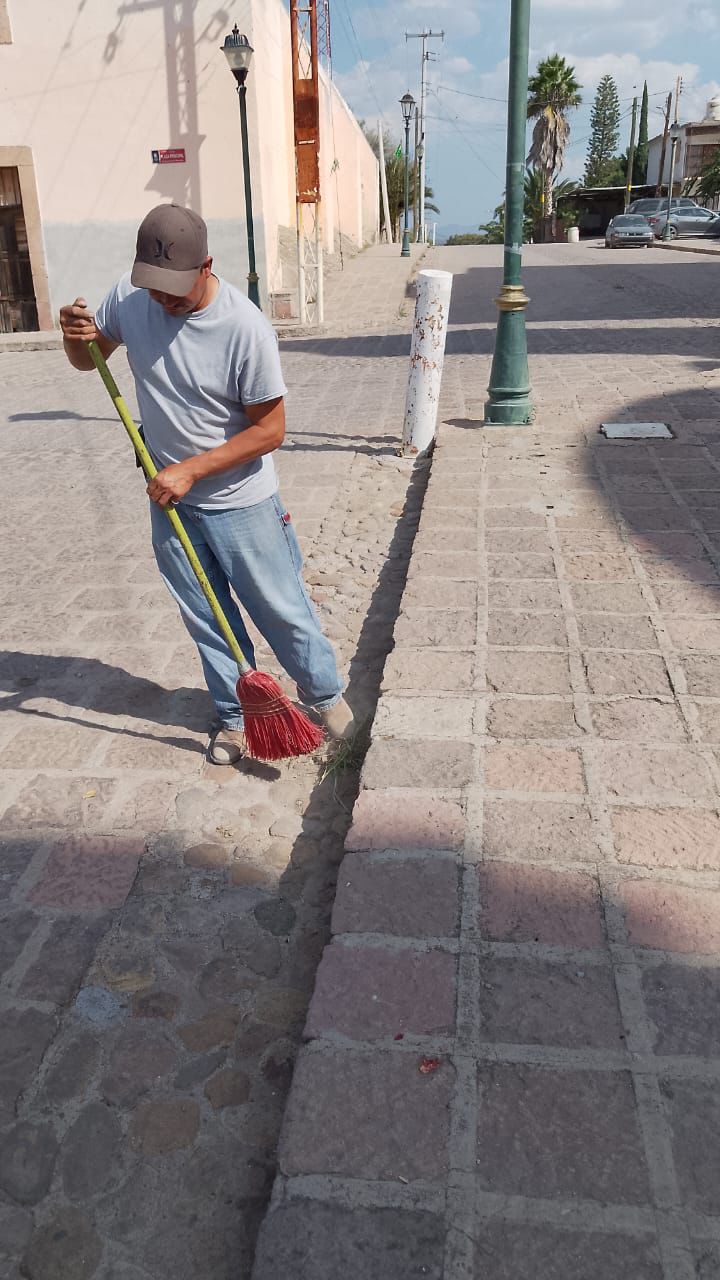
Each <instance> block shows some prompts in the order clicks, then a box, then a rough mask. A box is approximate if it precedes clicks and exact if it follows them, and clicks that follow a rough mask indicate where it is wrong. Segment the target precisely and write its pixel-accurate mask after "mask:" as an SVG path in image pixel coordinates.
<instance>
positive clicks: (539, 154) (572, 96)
mask: <svg viewBox="0 0 720 1280" xmlns="http://www.w3.org/2000/svg"><path fill="white" fill-rule="evenodd" d="M581 88H582V85H581V84H578V82H577V80H576V79H575V68H574V67H570V66H568V64H567V62H566V61H565V59H564V58H563V57H561V55H560V54H559V53H553V54H551V55H550V57H548V58H543V59H542V60H541V61H540V62H539V63H538V67H537V71H536V72H535V75H534V76H530V79H529V80H528V107H527V113H528V120H534V121H535V128H534V129H533V136H532V146H531V147H530V152H529V155H528V164H531V165H532V167H533V168H534V169H539V170H540V173H541V174H542V176H543V199H544V215H543V216H544V217H545V218H549V217H550V216H551V214H552V211H553V178H554V176H555V174H556V173H559V172H560V170H561V169H562V167H563V160H564V158H565V151H566V149H567V144H568V139H569V137H570V124H569V122H568V119H567V115H566V113H567V112H568V111H569V110H570V109H571V108H572V107H577V106H579V105H580V102H581V101H582V99H581V97H580V90H581Z"/></svg>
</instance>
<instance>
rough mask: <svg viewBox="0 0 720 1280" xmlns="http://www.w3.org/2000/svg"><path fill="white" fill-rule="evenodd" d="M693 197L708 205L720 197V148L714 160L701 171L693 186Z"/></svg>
mask: <svg viewBox="0 0 720 1280" xmlns="http://www.w3.org/2000/svg"><path fill="white" fill-rule="evenodd" d="M693 195H694V196H695V198H696V199H698V200H699V201H700V203H701V204H707V203H708V202H709V201H710V200H714V199H715V197H716V196H718V195H720V147H718V149H717V151H716V152H715V155H714V156H713V158H712V160H710V161H708V163H707V164H706V165H705V166H704V167H703V168H702V169H701V170H700V174H699V176H698V178H697V181H696V182H695V183H694V184H693Z"/></svg>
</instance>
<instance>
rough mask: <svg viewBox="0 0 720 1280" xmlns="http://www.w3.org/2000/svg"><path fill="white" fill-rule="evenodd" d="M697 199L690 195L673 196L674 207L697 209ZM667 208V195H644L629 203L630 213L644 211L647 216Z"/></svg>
mask: <svg viewBox="0 0 720 1280" xmlns="http://www.w3.org/2000/svg"><path fill="white" fill-rule="evenodd" d="M698 207H699V206H698V202H697V200H691V199H690V197H689V196H673V198H672V208H673V209H697V208H698ZM664 209H667V196H643V197H642V198H641V199H640V200H633V202H632V204H630V205H628V210H627V211H628V213H642V214H644V216H645V217H646V218H648V217H649V216H650V214H651V213H662V212H663V210H664Z"/></svg>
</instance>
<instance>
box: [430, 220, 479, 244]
mask: <svg viewBox="0 0 720 1280" xmlns="http://www.w3.org/2000/svg"><path fill="white" fill-rule="evenodd" d="M471 231H477V223H475V225H474V226H470V227H467V226H461V225H460V223H459V222H443V223H442V225H441V224H439V223H438V228H437V231H436V237H437V243H438V244H445V241H446V240H447V238H448V236H464V235H468V234H469V233H470V232H471Z"/></svg>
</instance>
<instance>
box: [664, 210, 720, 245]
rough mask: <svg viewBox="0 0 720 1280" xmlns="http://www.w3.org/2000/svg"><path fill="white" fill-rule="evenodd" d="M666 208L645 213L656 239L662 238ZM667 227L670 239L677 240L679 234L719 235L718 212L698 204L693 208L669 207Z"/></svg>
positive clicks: (719, 214) (719, 221)
mask: <svg viewBox="0 0 720 1280" xmlns="http://www.w3.org/2000/svg"><path fill="white" fill-rule="evenodd" d="M666 210H667V206H666V209H664V210H661V211H660V213H651V214H649V215H647V220H648V222H649V224H650V226H651V227H652V229H653V232H654V233H655V236H656V238H657V239H658V240H660V239H662V236H663V233H664V231H665V223H666V222H667V221H668V217H667V211H666ZM669 228H670V239H671V240H677V239H678V237H679V236H720V213H717V212H716V211H715V210H714V209H703V208H702V207H701V206H700V205H696V206H695V208H694V209H671V210H670V219H669Z"/></svg>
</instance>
